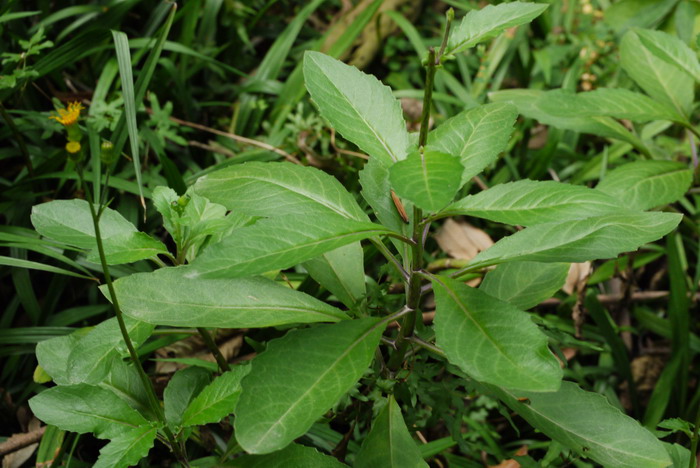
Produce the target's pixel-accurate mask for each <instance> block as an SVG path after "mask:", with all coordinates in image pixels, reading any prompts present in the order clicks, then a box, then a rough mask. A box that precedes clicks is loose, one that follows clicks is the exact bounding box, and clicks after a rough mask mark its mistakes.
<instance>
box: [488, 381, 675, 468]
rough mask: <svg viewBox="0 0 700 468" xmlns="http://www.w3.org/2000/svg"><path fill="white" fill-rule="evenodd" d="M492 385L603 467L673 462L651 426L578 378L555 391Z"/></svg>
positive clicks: (654, 467)
mask: <svg viewBox="0 0 700 468" xmlns="http://www.w3.org/2000/svg"><path fill="white" fill-rule="evenodd" d="M486 387H487V389H488V390H489V391H490V392H491V393H493V394H494V395H496V396H497V397H498V398H499V399H501V400H503V402H504V403H505V404H506V405H508V406H509V407H510V408H511V409H512V410H513V411H515V412H517V413H518V414H519V415H520V416H522V417H523V418H524V419H525V420H526V421H527V422H529V423H530V424H531V425H532V426H533V427H535V428H537V429H539V430H540V431H542V432H544V433H545V434H547V435H548V436H549V437H551V438H552V439H554V440H556V441H557V442H559V443H561V444H563V445H565V446H566V447H568V448H570V449H572V450H574V451H576V453H578V454H579V455H581V456H583V457H586V458H590V459H592V460H594V461H596V462H597V463H600V464H601V465H602V466H614V467H616V468H665V467H667V466H668V465H669V464H670V463H671V460H670V459H669V456H668V454H667V453H666V450H665V449H664V446H663V444H662V443H661V442H660V441H659V440H658V439H656V437H654V436H653V435H652V434H651V433H650V432H649V431H648V430H646V429H644V428H643V427H642V426H641V425H640V424H639V423H638V422H637V421H635V420H634V419H632V418H630V417H629V416H627V415H625V414H623V413H621V412H620V410H618V409H617V408H615V407H613V406H612V405H611V404H610V403H608V401H607V400H606V399H605V398H604V397H603V396H601V395H598V394H596V393H591V392H585V391H583V390H581V389H580V388H579V387H578V386H577V385H576V384H574V383H572V382H562V385H561V388H560V389H559V390H558V391H556V392H553V393H534V392H523V391H517V392H515V391H512V390H506V389H503V388H497V387H494V386H491V385H489V386H486ZM519 399H526V400H522V401H519Z"/></svg>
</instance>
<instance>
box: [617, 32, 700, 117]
mask: <svg viewBox="0 0 700 468" xmlns="http://www.w3.org/2000/svg"><path fill="white" fill-rule="evenodd" d="M620 65H621V66H622V68H623V69H624V70H625V71H626V72H627V74H628V75H629V76H630V78H632V79H633V80H634V81H635V82H636V83H637V84H638V85H639V86H640V87H641V88H642V89H643V90H644V91H646V93H647V94H649V96H651V97H652V98H654V99H656V100H657V101H659V102H662V103H664V104H667V105H669V106H671V107H672V108H673V109H675V110H676V111H677V112H678V113H680V114H681V115H683V116H685V117H687V116H688V115H689V113H690V109H691V107H692V105H693V97H694V88H693V87H694V80H693V78H692V77H691V76H690V75H688V74H687V73H686V72H685V71H683V70H682V69H679V68H678V67H676V66H675V65H670V64H669V63H668V62H666V61H665V60H663V59H660V58H658V57H657V56H656V55H655V54H654V53H653V52H652V51H651V50H649V49H648V48H647V47H646V46H645V45H644V44H643V43H642V41H641V40H640V38H639V35H638V34H637V32H636V31H634V30H631V31H628V32H627V33H626V34H625V35H624V36H623V38H622V42H621V43H620ZM669 65H670V66H669Z"/></svg>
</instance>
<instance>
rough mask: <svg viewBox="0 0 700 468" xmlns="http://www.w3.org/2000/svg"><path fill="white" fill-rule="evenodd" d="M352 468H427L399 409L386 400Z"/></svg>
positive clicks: (390, 399) (391, 400) (390, 398)
mask: <svg viewBox="0 0 700 468" xmlns="http://www.w3.org/2000/svg"><path fill="white" fill-rule="evenodd" d="M353 466H354V468H374V467H379V466H381V467H384V468H428V464H427V463H426V462H424V461H423V458H422V457H421V454H420V450H418V447H416V443H415V442H414V441H413V438H412V437H411V434H410V433H409V432H408V428H407V427H406V423H405V422H404V420H403V416H402V415H401V408H399V405H398V404H397V403H396V400H394V397H393V396H390V397H389V400H388V401H387V403H386V405H385V406H384V409H382V411H381V412H380V413H379V414H378V415H377V417H376V418H375V419H374V422H373V423H372V430H370V432H369V434H367V437H366V438H365V440H364V442H363V443H362V447H361V448H360V451H359V452H357V455H356V456H355V464H354V465H353Z"/></svg>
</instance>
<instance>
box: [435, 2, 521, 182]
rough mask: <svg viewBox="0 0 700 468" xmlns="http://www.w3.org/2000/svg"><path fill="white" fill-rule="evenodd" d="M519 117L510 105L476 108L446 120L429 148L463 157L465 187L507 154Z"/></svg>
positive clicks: (461, 158) (499, 104) (489, 105)
mask: <svg viewBox="0 0 700 468" xmlns="http://www.w3.org/2000/svg"><path fill="white" fill-rule="evenodd" d="M501 6H503V5H501ZM487 8H490V7H487ZM517 117H518V111H517V109H516V108H515V107H513V106H512V105H509V104H506V103H491V104H486V105H483V106H479V107H475V108H473V109H469V110H466V111H463V112H461V113H459V114H457V115H456V116H454V117H452V118H450V119H448V120H446V121H445V122H444V123H442V125H440V126H439V127H437V128H436V129H435V130H433V131H432V132H430V133H429V134H428V145H427V146H428V148H429V149H431V150H433V151H439V152H442V153H447V154H451V155H453V156H458V157H459V158H460V160H461V161H462V165H463V166H464V171H463V172H462V184H464V183H466V182H467V181H469V180H470V179H471V178H472V177H474V176H475V175H477V174H479V173H480V172H481V171H483V170H484V168H485V167H486V166H488V165H489V164H491V163H492V162H494V161H495V160H496V158H497V157H498V155H499V154H500V153H502V152H503V151H505V149H506V147H507V146H508V140H510V134H511V133H512V132H513V124H514V123H515V119H516V118H517Z"/></svg>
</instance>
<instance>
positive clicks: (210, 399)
mask: <svg viewBox="0 0 700 468" xmlns="http://www.w3.org/2000/svg"><path fill="white" fill-rule="evenodd" d="M249 371H250V366H235V367H234V368H233V370H230V371H228V372H224V373H223V374H221V375H220V376H218V377H216V378H215V379H214V381H213V382H212V383H210V384H209V385H207V386H206V387H205V388H204V389H203V390H202V391H201V392H199V394H198V395H197V396H196V397H195V398H194V399H193V400H192V402H191V403H190V404H189V406H188V407H187V409H186V410H185V412H184V414H183V415H182V426H183V427H187V426H201V425H203V424H210V423H215V422H219V421H221V420H222V419H223V418H225V417H226V416H228V415H229V414H231V413H233V409H234V408H235V407H236V403H237V402H238V398H239V397H240V395H241V379H242V378H243V377H245V376H246V375H247V374H248V372H249Z"/></svg>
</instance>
